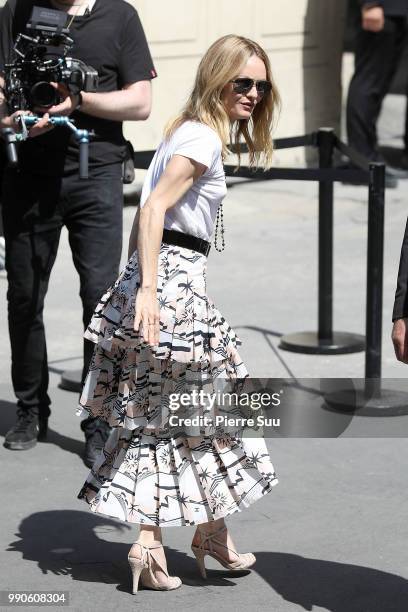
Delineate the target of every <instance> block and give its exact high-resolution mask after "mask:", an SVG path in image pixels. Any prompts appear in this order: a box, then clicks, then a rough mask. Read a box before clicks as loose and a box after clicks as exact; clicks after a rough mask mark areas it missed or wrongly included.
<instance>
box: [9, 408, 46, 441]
mask: <svg viewBox="0 0 408 612" xmlns="http://www.w3.org/2000/svg"><path fill="white" fill-rule="evenodd" d="M39 431H40V426H39V420H38V410H37V409H35V408H28V409H26V408H18V409H17V423H16V424H15V425H14V426H13V427H12V428H11V429H10V430H9V431H8V432H7V433H6V436H5V438H4V443H3V446H5V447H6V448H9V449H10V450H27V449H29V448H32V447H33V446H35V445H36V444H37V438H38V434H39Z"/></svg>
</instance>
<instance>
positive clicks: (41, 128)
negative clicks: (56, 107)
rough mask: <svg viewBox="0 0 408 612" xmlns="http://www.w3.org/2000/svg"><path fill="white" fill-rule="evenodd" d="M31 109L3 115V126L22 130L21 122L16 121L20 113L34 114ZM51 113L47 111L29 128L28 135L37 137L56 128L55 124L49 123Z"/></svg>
mask: <svg viewBox="0 0 408 612" xmlns="http://www.w3.org/2000/svg"><path fill="white" fill-rule="evenodd" d="M33 114H34V113H32V112H31V111H23V110H18V111H15V112H14V113H12V114H11V115H9V116H8V117H3V119H2V120H1V123H0V125H1V127H2V128H5V127H9V128H12V129H13V130H14V131H15V132H21V124H20V123H19V122H18V121H16V120H17V117H18V116H19V115H33ZM48 120H49V115H48V113H46V114H45V115H44V116H43V117H41V119H40V120H39V121H37V123H36V124H35V125H33V126H32V127H30V128H29V130H28V137H29V138H35V137H36V136H40V135H41V134H45V133H46V132H49V131H50V130H52V129H53V128H54V126H53V125H50V124H49V123H48Z"/></svg>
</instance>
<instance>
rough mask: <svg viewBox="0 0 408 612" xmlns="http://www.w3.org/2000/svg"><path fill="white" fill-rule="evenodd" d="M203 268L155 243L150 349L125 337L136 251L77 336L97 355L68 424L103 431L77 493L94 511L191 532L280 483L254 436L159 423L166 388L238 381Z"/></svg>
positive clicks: (165, 412) (229, 338)
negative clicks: (155, 329)
mask: <svg viewBox="0 0 408 612" xmlns="http://www.w3.org/2000/svg"><path fill="white" fill-rule="evenodd" d="M206 265H207V258H206V257H205V256H204V255H201V254H200V253H198V252H196V251H192V250H190V249H185V248H182V247H176V246H171V245H167V244H162V245H161V248H160V253H159V262H158V286H157V297H158V300H159V306H160V338H159V343H158V345H156V346H149V345H147V344H146V343H145V342H144V341H143V338H142V336H141V335H139V333H138V332H136V331H135V330H134V329H133V324H134V306H135V297H136V293H137V290H138V287H139V284H140V277H139V268H138V258H137V252H136V251H135V253H133V255H132V256H131V257H130V259H129V261H128V262H127V264H126V266H125V267H124V269H123V270H122V272H121V273H120V275H119V277H118V279H117V280H116V282H115V283H114V284H113V285H112V287H110V288H109V289H108V290H107V292H106V293H105V294H104V295H103V296H102V298H101V300H100V302H99V304H98V305H97V307H96V309H95V312H94V314H93V317H92V319H91V321H90V323H89V326H88V328H87V330H86V332H85V337H86V338H87V339H88V340H91V341H92V342H94V343H95V349H94V353H93V358H92V361H91V364H90V368H89V371H88V375H87V377H86V380H85V383H84V387H83V390H82V394H81V398H80V403H79V407H78V410H77V415H79V416H81V417H82V418H85V417H89V416H92V417H99V418H100V419H102V420H104V421H106V422H107V423H108V424H109V425H110V426H111V427H112V431H111V434H110V436H109V438H108V440H107V441H106V443H105V446H104V448H103V450H102V452H101V453H100V455H99V457H98V459H97V460H96V461H95V463H94V465H93V467H92V469H91V471H90V473H89V475H88V477H87V478H86V481H85V482H84V484H83V486H82V488H81V490H80V492H79V494H78V498H79V499H83V500H85V501H86V502H87V503H88V504H89V507H90V509H91V510H92V511H93V512H97V513H101V514H105V515H108V516H110V517H114V518H118V519H120V520H122V521H126V522H129V523H141V524H146V525H157V526H161V527H170V526H184V525H197V524H200V523H206V522H208V521H211V520H216V519H218V518H221V517H225V516H228V515H230V514H233V513H235V512H239V511H242V510H243V509H244V508H246V507H248V506H249V505H250V504H252V503H253V502H255V501H256V500H258V499H259V498H261V497H262V496H264V495H265V494H266V493H269V492H270V491H271V489H272V487H273V486H274V485H276V484H277V483H278V479H277V477H276V474H275V471H274V468H273V465H272V463H271V459H270V457H269V454H268V451H267V448H266V444H265V441H264V439H263V438H262V437H247V436H244V435H242V434H241V432H240V431H239V430H235V431H233V432H232V433H231V432H229V431H227V429H226V428H223V427H206V426H204V427H198V428H197V427H191V428H190V429H189V428H188V427H187V428H186V427H184V428H180V427H179V428H177V427H170V426H169V423H170V422H171V419H170V417H171V415H172V411H171V403H170V401H169V398H170V397H171V394H172V393H173V392H174V391H180V390H181V389H184V388H185V385H191V384H193V385H194V384H196V382H197V381H198V383H199V384H201V385H205V384H206V381H208V380H210V381H213V382H214V381H224V382H225V383H229V384H231V383H233V382H234V380H236V381H238V380H242V379H245V378H246V377H248V372H247V370H246V367H245V365H244V364H243V362H242V360H241V358H240V356H239V353H238V351H237V346H239V345H240V344H241V341H240V340H239V338H238V337H237V336H236V334H235V333H234V331H233V330H232V329H231V327H230V326H229V325H228V323H227V321H226V320H225V319H224V317H223V316H222V315H221V313H220V312H219V311H218V310H217V309H216V307H215V306H214V304H213V302H212V301H211V299H210V298H209V297H208V296H207V293H206ZM187 411H188V408H187ZM196 412H197V411H196ZM198 412H200V409H198ZM235 429H236V428H235Z"/></svg>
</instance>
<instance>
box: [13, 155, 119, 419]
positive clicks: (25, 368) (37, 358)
mask: <svg viewBox="0 0 408 612" xmlns="http://www.w3.org/2000/svg"><path fill="white" fill-rule="evenodd" d="M2 195H3V198H2V200H3V201H2V204H3V206H2V212H3V222H4V235H5V241H6V270H7V276H8V292H7V299H8V322H9V333H10V342H11V355H12V363H11V374H12V382H13V387H14V392H15V394H16V396H17V399H18V405H19V406H20V407H22V408H29V407H35V406H38V407H39V411H40V414H42V415H44V416H49V414H50V412H51V411H50V408H49V405H50V398H49V396H48V392H47V390H48V363H47V347H46V340H45V330H44V323H43V308H44V299H45V295H46V293H47V289H48V281H49V278H50V273H51V269H52V267H53V264H54V262H55V258H56V255H57V250H58V243H59V239H60V234H61V229H62V226H63V225H65V226H66V227H67V229H68V236H69V243H70V247H71V251H72V258H73V262H74V265H75V268H76V270H77V272H78V274H79V279H80V297H81V300H82V306H83V324H84V328H85V327H86V326H87V325H88V323H89V321H90V319H91V316H92V313H93V310H94V308H95V306H96V304H97V302H98V301H99V299H100V297H101V296H102V294H103V293H104V292H105V291H106V289H107V288H108V287H109V285H111V284H112V283H113V282H114V281H115V280H116V278H117V276H118V268H119V262H120V256H121V249H122V216H123V192H122V182H121V165H120V164H113V165H111V166H105V167H104V168H102V169H98V170H92V171H90V178H89V179H88V180H81V179H79V177H78V176H77V175H69V176H64V177H44V176H38V175H30V174H28V173H27V172H24V173H23V172H22V171H19V170H11V169H7V171H6V173H5V176H4V180H3V194H2ZM66 308H68V309H69V308H70V304H69V303H64V302H63V301H61V327H60V342H61V345H62V346H63V343H64V332H65V322H64V310H65V309H66ZM93 349H94V344H93V343H92V342H89V341H88V340H84V367H83V377H82V378H83V380H84V376H85V375H86V373H87V371H88V367H89V362H90V359H91V357H92V354H93Z"/></svg>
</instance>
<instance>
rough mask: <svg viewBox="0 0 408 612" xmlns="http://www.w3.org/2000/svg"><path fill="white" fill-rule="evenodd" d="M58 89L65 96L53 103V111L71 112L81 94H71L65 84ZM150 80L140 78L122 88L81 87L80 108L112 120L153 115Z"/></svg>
mask: <svg viewBox="0 0 408 612" xmlns="http://www.w3.org/2000/svg"><path fill="white" fill-rule="evenodd" d="M58 89H59V91H60V93H61V94H62V95H64V96H65V98H64V101H63V102H61V104H57V105H55V106H52V107H51V108H50V109H49V110H48V112H49V114H50V115H51V116H52V115H70V114H71V113H72V112H73V111H74V110H75V107H76V105H77V104H78V97H77V96H75V95H70V94H69V92H68V90H67V88H66V87H65V86H64V85H59V86H58ZM151 91H152V86H151V84H150V81H137V83H130V84H128V85H124V87H123V89H122V90H120V91H108V92H91V91H81V96H82V103H81V112H82V113H86V114H87V115H92V116H93V117H99V118H100V119H109V120H111V121H144V120H145V119H147V118H148V116H149V115H150V110H151V106H152V93H151Z"/></svg>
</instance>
